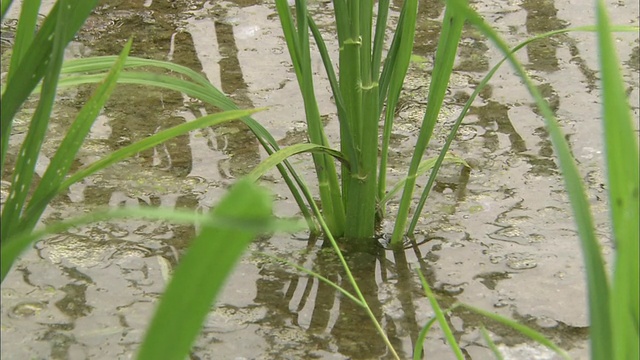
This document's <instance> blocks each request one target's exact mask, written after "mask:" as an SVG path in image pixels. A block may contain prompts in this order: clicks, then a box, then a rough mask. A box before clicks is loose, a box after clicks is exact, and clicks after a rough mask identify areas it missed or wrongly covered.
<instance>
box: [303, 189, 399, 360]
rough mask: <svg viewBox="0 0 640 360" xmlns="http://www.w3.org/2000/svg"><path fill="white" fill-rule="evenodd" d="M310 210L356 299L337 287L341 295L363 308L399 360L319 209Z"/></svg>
mask: <svg viewBox="0 0 640 360" xmlns="http://www.w3.org/2000/svg"><path fill="white" fill-rule="evenodd" d="M311 209H312V210H313V213H314V214H315V216H316V218H317V219H318V221H319V222H320V227H322V231H323V232H324V233H325V235H326V237H327V239H329V242H331V246H333V249H334V250H335V251H336V254H337V255H338V258H339V259H340V263H341V264H342V267H343V268H344V271H345V274H346V275H347V278H348V279H349V283H351V286H353V289H354V290H355V292H356V296H357V299H356V298H355V297H354V296H353V295H351V294H350V293H349V292H348V291H346V290H344V289H342V288H340V287H339V286H338V288H339V289H340V291H341V292H342V293H343V294H345V295H347V296H348V297H349V298H350V299H352V300H353V301H354V302H355V303H356V304H358V305H360V306H362V307H363V308H364V310H365V311H366V312H367V315H369V318H370V319H371V321H372V322H373V325H374V326H375V328H376V330H377V331H378V333H379V334H380V336H382V340H383V341H384V343H385V344H386V345H387V347H388V348H389V351H391V353H392V354H393V356H394V357H395V358H396V359H398V360H400V357H399V356H398V353H397V352H396V350H395V349H394V347H393V345H391V341H389V338H388V337H387V334H386V333H385V332H384V329H382V326H381V325H380V323H379V322H378V319H376V316H375V315H374V314H373V311H372V310H371V308H370V307H369V304H368V303H367V301H366V299H365V298H364V295H362V292H361V291H360V287H358V283H357V282H356V279H355V278H354V277H353V274H352V273H351V270H350V269H349V265H347V261H346V260H345V258H344V256H342V252H341V251H340V247H339V246H338V243H337V242H336V239H334V238H333V235H331V232H330V231H329V228H328V226H327V223H326V222H325V221H324V218H323V217H322V214H321V213H320V209H318V206H317V205H316V204H315V202H311ZM318 279H320V280H322V279H321V278H320V277H318ZM324 281H325V282H327V281H329V280H327V279H325V280H324ZM334 285H335V284H333V285H332V286H334ZM335 286H337V285H335ZM335 286H334V287H335Z"/></svg>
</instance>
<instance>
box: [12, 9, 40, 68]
mask: <svg viewBox="0 0 640 360" xmlns="http://www.w3.org/2000/svg"><path fill="white" fill-rule="evenodd" d="M39 9H40V0H23V1H22V7H21V8H20V18H19V19H18V28H17V29H16V37H15V42H14V43H13V53H12V54H11V61H10V62H9V73H8V74H7V79H11V77H12V76H13V73H14V72H15V70H16V69H17V67H18V65H19V64H20V62H21V61H22V59H23V58H24V56H25V55H26V54H27V50H28V49H29V46H30V45H31V42H32V41H33V38H34V37H35V35H34V34H35V33H36V22H37V20H38V10H39Z"/></svg>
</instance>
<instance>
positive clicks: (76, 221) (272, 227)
mask: <svg viewBox="0 0 640 360" xmlns="http://www.w3.org/2000/svg"><path fill="white" fill-rule="evenodd" d="M124 218H144V219H148V220H165V221H169V222H171V223H175V224H199V225H201V226H204V225H207V226H216V227H220V228H227V229H235V228H238V227H242V228H247V229H251V230H255V231H265V232H275V231H284V232H296V231H300V230H303V229H304V228H305V227H304V224H302V223H301V222H299V221H298V220H289V219H274V220H272V221H270V222H269V223H267V224H265V223H264V222H262V221H261V222H255V221H252V220H248V219H230V218H221V217H215V216H214V217H212V216H211V215H210V214H204V215H203V214H199V213H196V212H194V211H191V210H179V209H166V208H153V207H129V208H116V209H104V210H97V211H94V212H91V213H89V214H87V215H83V216H78V217H73V218H71V219H68V220H63V221H59V222H54V223H52V224H49V225H47V226H45V227H44V228H42V229H39V230H36V231H23V232H21V233H19V234H15V235H12V238H11V241H8V242H7V243H6V245H4V244H3V245H2V253H1V255H2V258H1V260H2V262H1V264H0V265H2V277H1V278H0V282H2V280H4V277H5V276H6V275H7V273H8V272H9V270H10V269H11V266H12V264H13V263H14V262H15V260H16V259H17V258H18V256H19V255H20V254H21V253H22V252H23V251H24V250H25V249H27V247H29V245H30V244H32V243H33V242H35V241H38V240H40V239H42V238H43V237H45V236H47V235H51V234H59V233H61V232H64V231H66V230H69V229H71V228H75V227H79V226H82V225H86V224H91V223H96V222H99V221H107V220H113V219H124Z"/></svg>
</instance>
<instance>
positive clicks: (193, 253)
mask: <svg viewBox="0 0 640 360" xmlns="http://www.w3.org/2000/svg"><path fill="white" fill-rule="evenodd" d="M271 207H272V202H271V199H270V197H269V196H268V195H267V194H266V192H265V191H264V190H262V189H260V188H259V187H258V186H257V185H254V184H253V183H252V182H250V181H247V180H241V181H239V182H238V183H236V184H235V185H234V187H233V188H232V189H231V190H230V191H229V193H228V194H227V195H226V196H225V197H224V198H223V199H222V201H220V204H219V205H218V206H217V207H216V208H215V209H213V211H212V216H215V217H222V218H229V219H231V220H233V221H243V220H247V221H251V222H258V223H259V222H264V223H265V228H266V225H268V223H269V221H270V219H271ZM258 234H259V232H258V230H256V228H254V227H252V228H247V227H240V226H238V227H237V228H235V229H229V228H222V227H217V226H211V225H206V226H203V228H202V232H201V233H200V235H199V236H198V237H196V238H195V239H194V240H193V243H192V244H191V246H190V247H189V250H188V251H187V253H186V254H185V255H184V257H183V258H182V259H181V261H180V265H179V266H178V267H177V268H176V271H175V273H174V275H173V278H172V280H171V282H170V283H169V285H168V287H167V290H166V292H165V293H164V295H163V297H162V300H161V301H160V305H159V307H158V310H157V311H156V314H155V316H154V318H153V321H152V322H151V326H150V328H149V330H148V332H147V334H146V337H145V340H144V342H143V344H142V347H141V350H140V353H139V355H138V359H140V360H144V359H148V360H157V359H176V360H182V359H185V357H186V356H187V354H188V353H189V349H190V348H191V344H192V343H193V341H194V340H195V338H196V336H198V333H199V332H200V328H201V327H202V323H203V321H204V318H205V317H206V316H207V314H208V313H209V311H210V309H211V305H212V303H213V300H214V299H215V297H216V294H217V293H218V291H219V290H220V289H221V287H222V285H223V284H224V280H225V279H226V277H227V275H228V274H229V273H230V272H231V270H232V269H233V266H234V265H235V263H236V262H237V260H238V259H239V258H240V255H241V254H242V252H243V251H244V250H245V248H246V247H247V245H248V244H249V243H250V242H251V241H252V240H253V239H254V238H255V237H256V236H258Z"/></svg>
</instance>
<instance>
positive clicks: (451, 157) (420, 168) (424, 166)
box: [380, 153, 469, 207]
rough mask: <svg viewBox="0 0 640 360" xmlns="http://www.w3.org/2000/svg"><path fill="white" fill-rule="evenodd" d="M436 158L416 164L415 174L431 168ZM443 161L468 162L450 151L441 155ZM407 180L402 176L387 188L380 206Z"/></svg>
mask: <svg viewBox="0 0 640 360" xmlns="http://www.w3.org/2000/svg"><path fill="white" fill-rule="evenodd" d="M437 160H438V158H431V159H427V160H424V161H422V162H421V163H420V165H419V166H418V171H417V172H416V176H421V175H424V174H425V173H426V172H427V171H429V170H431V169H432V168H433V167H434V165H435V164H436V161H437ZM443 161H444V162H446V163H448V164H460V165H464V166H466V167H469V164H467V162H466V161H465V160H464V159H463V158H461V157H459V156H456V155H453V154H451V153H446V154H445V156H444V157H443ZM406 182H407V178H406V177H404V178H402V179H401V180H400V181H398V182H397V183H396V184H395V185H394V186H393V188H392V189H391V190H389V192H387V194H386V195H385V197H383V198H382V199H381V200H380V207H383V206H384V205H385V204H386V203H387V202H388V201H389V200H391V199H392V198H393V197H394V196H395V195H396V194H397V193H398V192H399V191H400V190H401V189H402V187H403V186H404V184H405V183H406Z"/></svg>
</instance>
